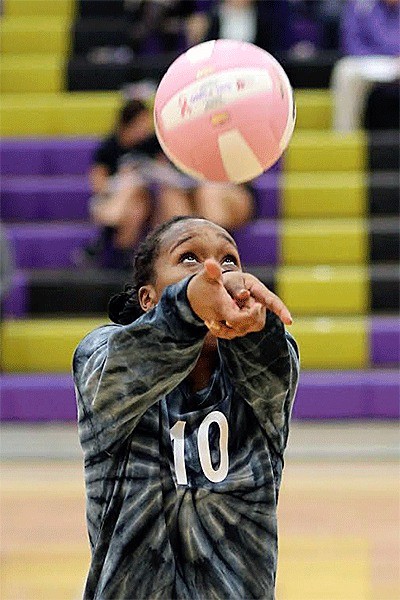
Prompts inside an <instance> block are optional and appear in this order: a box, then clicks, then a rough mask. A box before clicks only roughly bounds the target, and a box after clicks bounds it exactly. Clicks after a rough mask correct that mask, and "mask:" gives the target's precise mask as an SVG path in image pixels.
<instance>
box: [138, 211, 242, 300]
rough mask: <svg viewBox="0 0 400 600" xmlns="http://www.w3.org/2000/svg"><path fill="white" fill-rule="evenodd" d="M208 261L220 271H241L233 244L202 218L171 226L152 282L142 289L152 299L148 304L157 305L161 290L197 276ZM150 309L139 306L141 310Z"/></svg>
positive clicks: (222, 230) (227, 237) (162, 244)
mask: <svg viewBox="0 0 400 600" xmlns="http://www.w3.org/2000/svg"><path fill="white" fill-rule="evenodd" d="M208 258H213V259H214V260H216V261H217V262H218V263H219V264H220V265H221V268H222V270H223V271H241V270H242V268H241V263H240V257H239V253H238V250H237V247H236V244H235V241H234V240H233V238H232V237H231V236H230V235H229V233H228V232H227V231H225V229H223V228H222V227H219V226H218V225H215V224H214V223H211V222H210V221H205V220H202V219H193V220H190V221H180V222H178V223H175V224H174V225H173V226H172V227H171V228H170V229H169V230H168V231H167V232H166V233H165V234H164V238H163V240H162V242H161V247H160V253H159V256H158V258H157V260H156V263H155V275H156V277H155V282H154V284H153V285H151V286H145V287H146V288H148V291H149V293H150V295H151V296H152V301H153V302H152V305H154V304H156V303H157V302H158V300H159V299H160V297H161V294H162V292H163V290H164V288H166V287H167V286H168V285H171V284H172V283H177V282H178V281H181V280H182V279H184V278H185V277H187V276H188V275H194V274H195V273H198V272H199V271H200V270H201V269H202V268H203V264H204V261H205V260H206V259H208ZM142 306H143V303H142ZM150 307H151V306H147V305H146V306H143V308H144V309H145V310H146V309H148V308H150Z"/></svg>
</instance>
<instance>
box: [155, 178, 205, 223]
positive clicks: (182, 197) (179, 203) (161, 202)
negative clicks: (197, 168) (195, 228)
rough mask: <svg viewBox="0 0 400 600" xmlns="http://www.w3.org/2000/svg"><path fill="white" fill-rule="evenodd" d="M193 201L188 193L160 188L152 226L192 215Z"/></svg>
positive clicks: (171, 188) (167, 187) (170, 188)
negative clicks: (177, 217)
mask: <svg viewBox="0 0 400 600" xmlns="http://www.w3.org/2000/svg"><path fill="white" fill-rule="evenodd" d="M194 214H195V213H194V209H193V201H192V198H191V194H190V192H189V191H187V190H185V189H179V188H174V187H169V186H162V187H161V188H160V190H159V193H158V195H157V208H156V211H155V215H154V222H153V225H154V226H156V225H158V224H160V223H164V222H165V221H168V220H169V219H171V218H172V217H175V216H178V215H189V216H191V215H194Z"/></svg>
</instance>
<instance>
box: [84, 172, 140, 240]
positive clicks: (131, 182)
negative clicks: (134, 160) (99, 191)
mask: <svg viewBox="0 0 400 600" xmlns="http://www.w3.org/2000/svg"><path fill="white" fill-rule="evenodd" d="M150 204H151V202H150V193H149V191H148V190H147V188H146V187H145V185H144V184H143V181H142V180H141V178H140V177H138V176H137V175H136V174H132V172H130V171H126V172H123V173H121V174H120V175H119V176H118V181H117V183H115V185H114V187H113V189H112V191H111V193H110V194H109V196H108V197H106V198H105V199H103V200H101V199H100V200H99V201H97V202H94V203H93V205H92V208H91V216H92V220H93V221H94V222H95V223H96V224H98V225H103V226H106V227H109V228H113V229H114V231H115V234H114V244H115V246H116V247H117V248H120V249H125V248H131V247H132V246H134V245H135V244H136V242H137V241H138V239H139V236H140V233H141V231H142V229H143V226H144V223H145V221H146V219H147V218H148V216H149V214H150Z"/></svg>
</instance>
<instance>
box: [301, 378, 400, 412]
mask: <svg viewBox="0 0 400 600" xmlns="http://www.w3.org/2000/svg"><path fill="white" fill-rule="evenodd" d="M399 393H400V384H399V373H398V371H396V370H385V371H308V372H307V371H306V372H303V373H302V374H301V375H300V383H299V389H298V393H297V398H296V401H295V404H294V408H293V416H294V417H296V418H298V419H344V418H355V419H363V418H365V419H368V418H393V419H395V418H398V417H399V413H400V411H399Z"/></svg>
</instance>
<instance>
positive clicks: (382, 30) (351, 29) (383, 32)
mask: <svg viewBox="0 0 400 600" xmlns="http://www.w3.org/2000/svg"><path fill="white" fill-rule="evenodd" d="M341 46H342V50H343V52H344V53H345V54H348V55H351V56H374V55H382V56H400V6H399V4H394V5H392V6H389V5H388V4H386V2H384V1H383V0H350V1H349V2H348V3H347V5H346V7H345V10H344V13H343V18H342V23H341Z"/></svg>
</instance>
